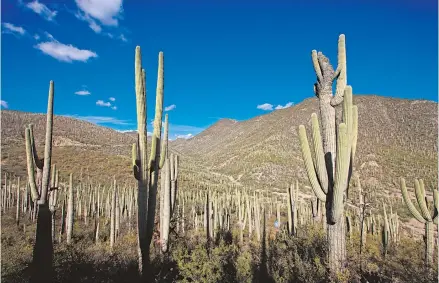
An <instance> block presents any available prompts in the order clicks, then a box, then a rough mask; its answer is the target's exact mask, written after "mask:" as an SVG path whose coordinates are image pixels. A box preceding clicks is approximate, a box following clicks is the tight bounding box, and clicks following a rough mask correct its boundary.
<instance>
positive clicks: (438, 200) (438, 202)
mask: <svg viewBox="0 0 439 283" xmlns="http://www.w3.org/2000/svg"><path fill="white" fill-rule="evenodd" d="M438 194H439V193H438V191H437V190H433V204H434V212H433V217H432V218H433V221H434V223H435V224H437V219H438V211H439V196H438Z"/></svg>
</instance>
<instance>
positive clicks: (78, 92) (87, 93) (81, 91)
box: [75, 90, 91, 95]
mask: <svg viewBox="0 0 439 283" xmlns="http://www.w3.org/2000/svg"><path fill="white" fill-rule="evenodd" d="M75 94H76V95H90V94H91V93H90V92H89V91H88V90H78V91H77V92H75Z"/></svg>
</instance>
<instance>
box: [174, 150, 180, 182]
mask: <svg viewBox="0 0 439 283" xmlns="http://www.w3.org/2000/svg"><path fill="white" fill-rule="evenodd" d="M178 160H179V158H178V155H175V157H174V162H175V164H174V178H175V181H177V179H178Z"/></svg>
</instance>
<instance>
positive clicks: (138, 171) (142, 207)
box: [132, 46, 164, 279]
mask: <svg viewBox="0 0 439 283" xmlns="http://www.w3.org/2000/svg"><path fill="white" fill-rule="evenodd" d="M163 88H164V84H163V52H160V53H159V64H158V75H157V93H156V106H155V119H154V131H153V135H152V142H151V154H150V157H149V160H148V153H147V132H146V119H147V117H146V79H145V70H144V69H142V55H141V51H140V46H137V47H136V55H135V90H136V109H137V134H138V141H137V145H136V144H134V145H133V150H132V160H133V173H134V177H135V178H136V180H137V181H138V190H137V206H138V213H137V229H138V233H137V234H138V235H137V236H138V244H139V249H138V251H139V253H138V256H139V273H140V274H141V276H142V278H143V279H146V278H148V277H149V271H150V270H149V268H148V267H149V254H150V251H149V245H150V243H151V240H152V235H153V229H154V220H155V207H156V196H157V180H158V171H159V169H160V165H162V164H160V162H156V161H157V160H160V161H161V160H162V159H161V158H160V156H159V155H160V152H159V147H158V145H159V144H160V138H161V123H162V114H163Z"/></svg>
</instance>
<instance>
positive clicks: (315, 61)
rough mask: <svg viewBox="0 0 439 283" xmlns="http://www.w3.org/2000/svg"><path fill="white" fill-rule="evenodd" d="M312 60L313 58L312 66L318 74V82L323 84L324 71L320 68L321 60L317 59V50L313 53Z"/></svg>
mask: <svg viewBox="0 0 439 283" xmlns="http://www.w3.org/2000/svg"><path fill="white" fill-rule="evenodd" d="M311 58H312V64H313V66H314V71H315V72H316V75H317V81H318V82H321V81H323V74H322V69H321V68H320V64H319V60H318V59H317V51H316V50H313V51H312V52H311Z"/></svg>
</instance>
